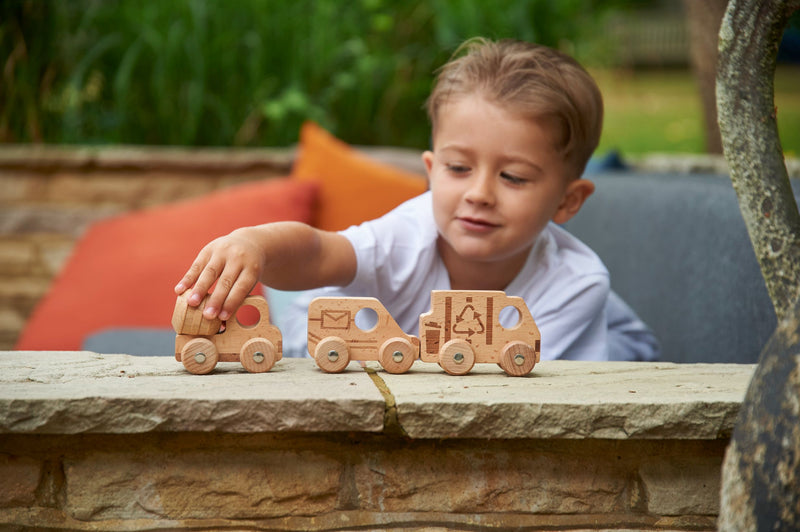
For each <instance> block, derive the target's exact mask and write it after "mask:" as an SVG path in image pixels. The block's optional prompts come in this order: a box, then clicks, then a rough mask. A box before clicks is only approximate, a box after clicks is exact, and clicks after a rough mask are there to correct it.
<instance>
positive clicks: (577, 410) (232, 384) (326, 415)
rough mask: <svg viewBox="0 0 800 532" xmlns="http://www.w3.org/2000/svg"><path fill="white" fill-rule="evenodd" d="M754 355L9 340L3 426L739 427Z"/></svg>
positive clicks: (649, 431)
mask: <svg viewBox="0 0 800 532" xmlns="http://www.w3.org/2000/svg"><path fill="white" fill-rule="evenodd" d="M369 365H370V366H371V365H372V363H370V364H369ZM754 368H755V366H753V365H735V364H713V365H712V364H696V365H690V364H686V365H678V364H667V363H663V364H662V363H622V362H608V363H591V362H567V361H552V362H542V363H540V364H539V365H537V366H536V368H535V369H534V372H533V373H532V374H531V375H529V376H527V377H523V378H512V377H507V376H506V375H505V374H504V373H502V372H501V371H500V370H499V368H497V367H496V366H494V365H489V364H481V365H478V366H476V367H475V368H474V369H473V371H472V373H470V374H469V375H467V376H464V377H452V376H449V375H446V374H444V373H443V372H442V371H441V369H440V368H439V367H438V366H436V365H435V364H425V363H421V362H418V363H417V364H416V365H415V366H414V367H413V368H412V370H411V371H410V372H409V373H407V374H404V375H391V374H388V373H386V372H383V371H374V372H371V373H367V372H365V371H363V370H362V369H361V368H360V367H359V366H358V365H357V364H356V363H351V365H350V367H349V368H348V370H347V371H345V372H344V373H342V374H335V375H330V374H326V373H323V372H322V371H320V370H319V369H318V368H317V367H316V366H315V364H314V362H313V361H312V360H310V359H284V360H281V361H279V362H278V363H277V364H276V365H275V367H274V368H273V369H272V371H270V372H268V373H263V374H249V373H247V372H245V370H244V369H243V368H242V367H241V366H240V365H238V364H234V363H228V364H220V365H219V366H218V368H217V369H216V370H215V372H214V373H213V374H211V375H208V376H198V375H191V374H188V373H187V372H186V371H185V370H184V368H183V366H182V365H181V364H179V363H178V362H177V361H175V360H174V358H172V357H132V356H128V355H100V354H96V353H90V352H0V433H7V434H9V433H16V434H79V433H108V434H131V433H149V432H209V431H213V432H222V433H263V432H312V433H313V432H343V431H344V432H372V433H377V432H382V431H384V430H385V427H384V413H385V412H386V411H387V410H388V405H389V404H390V403H392V402H393V403H394V404H395V409H396V410H395V411H396V414H393V415H394V416H395V419H396V420H397V422H399V425H400V428H401V430H400V432H401V433H403V434H406V435H407V436H409V437H411V438H415V439H416V438H422V439H425V438H462V439H463V438H480V439H485V438H503V439H518V438H525V439H612V440H614V439H617V440H619V439H673V440H692V439H694V440H714V439H721V438H723V439H724V438H728V437H729V436H730V433H731V431H732V429H733V425H734V422H735V419H736V415H737V413H738V411H739V407H740V405H741V402H742V400H743V398H744V394H745V391H746V389H747V385H748V383H749V381H750V378H751V376H752V373H753V371H754ZM371 375H372V377H371ZM373 378H376V379H380V380H382V381H383V383H385V385H386V386H385V389H384V390H383V391H381V390H380V389H379V387H378V386H377V385H376V383H375V382H373ZM387 417H388V416H387ZM386 432H387V433H391V431H388V430H387V431H386Z"/></svg>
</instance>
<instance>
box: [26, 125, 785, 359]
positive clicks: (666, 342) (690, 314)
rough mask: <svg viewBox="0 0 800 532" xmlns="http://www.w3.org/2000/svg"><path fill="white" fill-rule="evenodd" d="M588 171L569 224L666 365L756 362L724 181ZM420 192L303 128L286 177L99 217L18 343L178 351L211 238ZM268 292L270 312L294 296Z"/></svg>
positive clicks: (769, 322)
mask: <svg viewBox="0 0 800 532" xmlns="http://www.w3.org/2000/svg"><path fill="white" fill-rule="evenodd" d="M587 177H589V178H591V179H592V180H594V181H595V183H596V185H597V190H596V192H595V194H594V195H593V196H592V197H591V198H590V199H589V201H588V202H587V203H586V205H585V206H584V208H583V209H582V210H581V212H580V213H579V214H578V215H577V216H576V217H575V218H574V219H573V220H571V221H570V222H569V223H568V224H567V229H568V230H570V231H571V232H573V233H574V234H576V235H577V236H578V237H580V238H581V239H582V240H584V241H585V242H586V243H587V244H589V245H590V246H591V247H592V248H594V249H595V251H596V252H597V253H598V254H599V255H600V256H601V258H602V259H603V260H604V261H605V263H606V265H607V266H608V268H609V271H610V273H611V278H612V288H613V290H614V291H615V292H616V293H618V294H619V295H620V296H621V297H622V298H623V299H624V300H625V301H627V303H628V304H629V305H630V306H631V307H632V308H633V309H634V310H635V311H636V312H637V313H638V314H639V316H640V317H641V318H642V319H643V320H644V321H645V322H646V323H648V324H649V325H650V326H651V327H652V329H653V330H654V331H655V333H656V335H657V336H658V338H659V340H660V342H661V344H662V360H665V361H672V362H737V363H753V362H755V361H756V360H757V358H758V355H759V351H760V349H761V347H762V346H763V345H764V343H765V342H766V340H767V338H768V337H769V335H770V334H771V333H772V331H773V329H774V328H775V315H774V311H773V310H772V306H771V303H770V301H769V297H768V296H767V293H766V289H765V287H764V282H763V280H762V278H761V274H760V271H759V268H758V264H757V263H756V260H755V257H754V254H753V250H752V247H751V246H750V243H749V240H748V237H747V233H746V230H745V227H744V223H743V221H742V218H741V215H740V214H739V210H738V204H737V201H736V197H735V194H734V192H733V189H732V186H731V184H730V181H729V179H728V178H727V177H726V176H722V175H668V174H642V173H639V172H634V171H631V170H629V169H627V168H625V167H624V165H623V164H620V162H619V160H618V159H616V158H613V157H610V158H597V159H593V160H592V161H591V162H590V165H589V167H588V168H587ZM425 188H426V182H425V179H424V178H423V176H422V175H421V166H420V167H419V168H418V169H417V170H416V171H410V170H408V169H407V168H400V167H398V166H395V165H392V164H388V163H386V162H385V161H378V160H375V159H371V158H369V157H366V156H365V155H363V154H362V153H360V152H359V151H358V150H356V149H354V148H353V147H351V146H348V145H346V144H345V143H343V142H341V141H340V140H338V139H336V138H335V137H333V136H332V135H330V134H329V133H328V132H327V131H325V130H323V129H322V128H320V127H319V126H318V125H316V124H313V123H307V124H305V125H304V126H303V128H302V130H301V132H300V142H299V146H298V155H297V158H296V160H295V163H294V165H293V168H292V171H291V174H290V175H288V176H286V177H284V178H273V179H269V180H264V181H260V182H258V181H256V182H251V183H247V184H244V185H238V186H235V187H230V188H228V189H224V190H219V191H216V192H212V193H210V194H207V195H205V196H201V197H199V198H195V199H192V200H186V201H181V202H177V203H173V204H167V205H162V206H159V207H155V208H151V209H147V210H142V211H137V212H131V213H126V214H123V215H120V216H116V217H113V218H109V219H106V220H102V221H100V222H97V223H95V224H94V225H93V226H92V227H91V228H90V229H89V230H88V231H87V232H86V234H85V235H83V237H82V238H81V239H80V240H79V242H78V243H77V244H76V246H75V248H74V250H73V253H72V255H71V257H70V258H69V260H68V261H67V263H66V265H65V266H64V268H63V270H62V271H61V273H60V274H59V275H58V277H57V278H56V279H55V281H54V282H53V284H52V287H51V289H50V291H49V293H48V294H47V295H46V296H45V297H44V298H43V299H42V300H41V301H40V302H39V304H38V305H37V307H36V308H35V309H34V312H33V314H32V315H31V317H30V319H29V320H28V322H27V323H26V325H25V327H24V329H23V332H22V334H21V335H20V337H19V340H18V342H17V345H16V349H18V350H80V349H86V350H90V351H95V352H101V353H127V354H133V355H169V356H172V355H173V351H174V339H175V333H174V331H173V330H172V329H171V328H170V317H171V314H172V309H173V306H174V303H175V296H174V293H173V291H172V287H173V286H174V284H175V283H176V282H177V280H178V279H179V278H180V276H181V275H182V274H183V273H184V272H185V270H186V269H187V268H188V266H189V265H190V263H191V261H192V259H193V258H194V256H195V255H196V254H197V252H198V251H199V250H200V248H201V247H202V246H203V245H204V244H205V243H207V242H208V241H210V240H211V239H213V238H215V237H216V236H220V235H223V234H226V233H228V232H230V231H231V230H233V229H235V228H236V227H240V226H244V225H254V224H258V223H265V222H269V221H278V220H298V221H303V222H306V223H310V224H312V225H315V226H317V227H320V228H323V229H327V230H338V229H343V228H345V227H347V226H349V225H351V224H355V223H359V222H361V221H363V220H367V219H370V218H374V217H376V216H379V215H380V214H382V213H384V212H386V211H388V210H389V209H391V208H393V207H394V206H395V205H397V204H399V203H401V202H402V201H404V200H406V199H408V198H411V197H413V196H415V195H418V194H420V193H422V192H423V191H424V190H425ZM796 190H797V189H796ZM260 290H262V287H258V286H257V287H256V288H255V289H254V291H256V292H258V291H260ZM270 296H271V298H273V300H272V301H271V303H272V309H271V312H272V313H273V314H274V313H275V312H280V309H281V308H282V307H283V306H284V305H285V303H286V299H287V298H290V297H291V294H286V293H278V292H272V293H271V294H270Z"/></svg>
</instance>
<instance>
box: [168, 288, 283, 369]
mask: <svg viewBox="0 0 800 532" xmlns="http://www.w3.org/2000/svg"><path fill="white" fill-rule="evenodd" d="M187 296H188V292H187V293H186V294H183V295H180V296H178V299H177V301H176V302H175V310H174V312H173V314H172V328H173V329H175V332H176V333H177V336H176V337H175V358H176V359H177V360H178V361H180V362H183V365H184V367H185V368H186V369H187V370H188V371H189V372H190V373H195V374H198V375H202V374H206V373H210V372H211V371H212V370H213V369H214V367H216V365H217V362H237V361H238V362H241V364H242V366H244V367H245V369H246V370H247V371H249V372H250V373H263V372H265V371H269V370H270V369H272V366H273V365H275V362H276V361H277V360H280V359H281V357H282V347H283V341H282V340H283V337H282V336H281V332H280V330H278V328H277V327H275V326H274V325H272V324H271V323H270V321H269V306H268V305H267V301H266V300H265V299H264V298H263V297H261V296H248V297H247V298H246V299H245V300H244V303H243V304H242V308H240V309H239V312H237V315H236V316H235V317H233V318H232V319H230V320H227V321H224V322H223V321H222V320H219V319H214V320H209V319H206V318H204V317H203V309H205V307H206V304H207V303H208V296H206V297H205V298H204V299H203V301H202V302H201V303H200V305H199V306H198V307H190V306H189V304H188V302H187ZM246 307H254V308H255V310H256V311H257V313H258V321H257V322H256V323H254V324H253V325H243V324H242V323H241V322H240V321H239V318H238V316H239V315H240V313H242V312H244V311H245V308H246Z"/></svg>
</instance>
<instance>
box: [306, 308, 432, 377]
mask: <svg viewBox="0 0 800 532" xmlns="http://www.w3.org/2000/svg"><path fill="white" fill-rule="evenodd" d="M360 312H364V313H365V314H366V315H365V316H364V319H365V321H366V320H367V319H368V318H369V317H370V313H374V314H373V315H372V316H371V317H374V316H375V315H376V316H377V323H375V324H374V326H372V327H370V328H368V329H366V330H365V329H362V328H361V327H359V325H357V324H356V316H357V315H358V314H359V313H360ZM308 354H309V355H311V356H313V357H314V360H316V361H317V365H318V366H319V367H320V368H322V369H323V370H324V371H327V372H328V373H339V372H341V371H344V368H346V367H347V364H348V363H349V362H350V360H377V361H379V362H380V364H381V366H383V369H385V370H386V371H388V372H389V373H405V372H406V371H408V369H409V368H410V367H411V365H412V364H413V363H414V361H415V360H416V359H417V358H419V339H418V338H416V337H415V336H410V335H408V334H406V333H404V332H403V330H402V329H401V328H400V326H399V325H398V324H397V322H396V321H394V318H393V317H392V316H391V314H389V311H387V310H386V308H385V307H384V306H383V305H382V304H381V302H380V301H378V300H377V299H375V298H373V297H345V298H338V297H318V298H316V299H314V300H313V301H312V302H311V304H310V305H309V306H308Z"/></svg>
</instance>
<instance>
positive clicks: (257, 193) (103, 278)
mask: <svg viewBox="0 0 800 532" xmlns="http://www.w3.org/2000/svg"><path fill="white" fill-rule="evenodd" d="M316 193H317V186H316V185H314V184H313V183H309V182H299V181H295V180H290V179H287V178H281V179H271V180H266V181H261V182H256V183H247V184H244V185H238V186H235V187H231V188H229V189H225V190H220V191H217V192H214V193H211V194H208V195H205V196H202V197H200V198H196V199H191V200H187V201H183V202H179V203H174V204H170V205H166V206H161V207H156V208H153V209H149V210H144V211H139V212H134V213H129V214H125V215H121V216H118V217H115V218H110V219H107V220H103V221H100V222H98V223H96V224H93V225H92V226H91V227H90V228H89V230H88V231H87V233H86V235H84V237H83V238H81V239H80V240H79V242H78V243H77V244H76V246H75V249H74V250H73V253H72V255H71V257H70V259H69V260H68V261H67V263H66V265H65V266H64V269H63V270H62V271H61V273H60V274H59V276H58V277H57V278H56V279H55V281H54V282H53V285H52V287H51V288H50V291H49V293H48V294H47V295H46V296H45V297H44V298H43V299H42V300H41V301H40V302H39V304H38V306H37V307H36V309H35V310H34V312H33V315H32V316H31V318H30V319H29V320H28V323H27V324H26V326H25V329H24V330H23V332H22V335H21V336H20V338H19V340H18V342H17V345H16V349H19V350H75V349H80V348H81V345H82V343H83V340H84V338H85V337H86V336H88V335H90V334H92V333H94V332H97V331H99V330H102V329H106V328H111V327H115V328H118V327H168V326H169V323H170V319H171V316H172V311H173V309H174V307H175V294H174V292H173V287H174V286H175V284H177V282H178V281H179V280H180V278H181V277H182V276H183V274H184V273H186V270H187V269H188V268H189V266H190V265H191V263H192V261H193V260H194V258H195V257H196V256H197V253H198V252H199V251H200V249H201V248H202V247H203V246H204V245H205V244H207V243H208V242H209V241H211V240H212V239H214V238H216V237H217V236H221V235H224V234H227V233H229V232H230V231H232V230H234V229H236V228H237V227H242V226H246V225H256V224H260V223H265V222H270V221H279V220H298V221H303V222H306V223H310V221H311V219H312V210H313V208H314V204H315V200H316ZM164 354H168V353H164Z"/></svg>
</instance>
